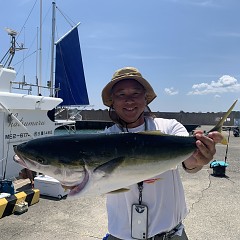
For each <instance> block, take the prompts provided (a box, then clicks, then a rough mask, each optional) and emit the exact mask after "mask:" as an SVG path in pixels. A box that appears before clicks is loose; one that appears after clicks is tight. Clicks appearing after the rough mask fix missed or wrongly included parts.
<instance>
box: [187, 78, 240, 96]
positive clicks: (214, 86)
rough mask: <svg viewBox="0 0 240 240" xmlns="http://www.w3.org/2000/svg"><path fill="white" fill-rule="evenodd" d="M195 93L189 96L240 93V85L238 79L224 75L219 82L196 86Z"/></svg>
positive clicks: (191, 92) (193, 87)
mask: <svg viewBox="0 0 240 240" xmlns="http://www.w3.org/2000/svg"><path fill="white" fill-rule="evenodd" d="M192 89H193V91H190V92H188V94H187V95H204V94H217V93H218V94H219V93H226V92H240V83H238V81H237V79H236V78H234V77H231V76H229V75H223V76H222V77H220V78H219V79H218V80H217V81H212V82H211V83H210V84H209V83H200V84H194V85H193V86H192Z"/></svg>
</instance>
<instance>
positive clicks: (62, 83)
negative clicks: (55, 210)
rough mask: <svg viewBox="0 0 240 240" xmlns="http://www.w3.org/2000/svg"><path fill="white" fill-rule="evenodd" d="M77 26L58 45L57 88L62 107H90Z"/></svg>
mask: <svg viewBox="0 0 240 240" xmlns="http://www.w3.org/2000/svg"><path fill="white" fill-rule="evenodd" d="M77 26H78V25H77ZM77 26H76V27H74V28H73V29H72V30H71V31H69V32H68V33H67V34H66V35H64V36H63V37H62V38H61V39H59V40H58V41H57V43H56V64H55V88H60V90H59V91H58V97H60V98H62V99H63V102H62V103H61V105H62V106H73V105H74V106H82V105H89V100H88V93H87V87H86V82H85V76H84V70H83V63H82V55H81V49H80V43H79V37H78V29H77Z"/></svg>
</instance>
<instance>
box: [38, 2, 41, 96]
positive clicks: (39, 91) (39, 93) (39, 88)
mask: <svg viewBox="0 0 240 240" xmlns="http://www.w3.org/2000/svg"><path fill="white" fill-rule="evenodd" d="M39 44H40V46H39V80H38V95H41V87H40V86H42V0H40V43H39Z"/></svg>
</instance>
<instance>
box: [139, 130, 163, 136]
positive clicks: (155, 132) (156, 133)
mask: <svg viewBox="0 0 240 240" xmlns="http://www.w3.org/2000/svg"><path fill="white" fill-rule="evenodd" d="M137 134H145V135H159V136H163V135H167V134H165V133H163V132H161V131H160V130H153V131H145V132H138V133H137Z"/></svg>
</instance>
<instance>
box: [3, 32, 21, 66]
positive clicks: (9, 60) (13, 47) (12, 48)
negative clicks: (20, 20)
mask: <svg viewBox="0 0 240 240" xmlns="http://www.w3.org/2000/svg"><path fill="white" fill-rule="evenodd" d="M5 30H6V32H7V33H8V35H10V37H11V46H10V48H9V49H8V51H7V52H6V54H5V55H4V56H3V58H2V59H1V61H0V63H2V62H3V61H4V59H6V58H7V59H6V61H5V63H4V64H3V66H4V67H6V66H7V67H10V65H11V63H12V60H13V57H14V55H15V52H16V51H17V50H22V49H24V48H23V44H21V46H20V47H16V36H17V34H18V32H17V31H15V30H13V29H11V28H5ZM7 55H8V57H7Z"/></svg>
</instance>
